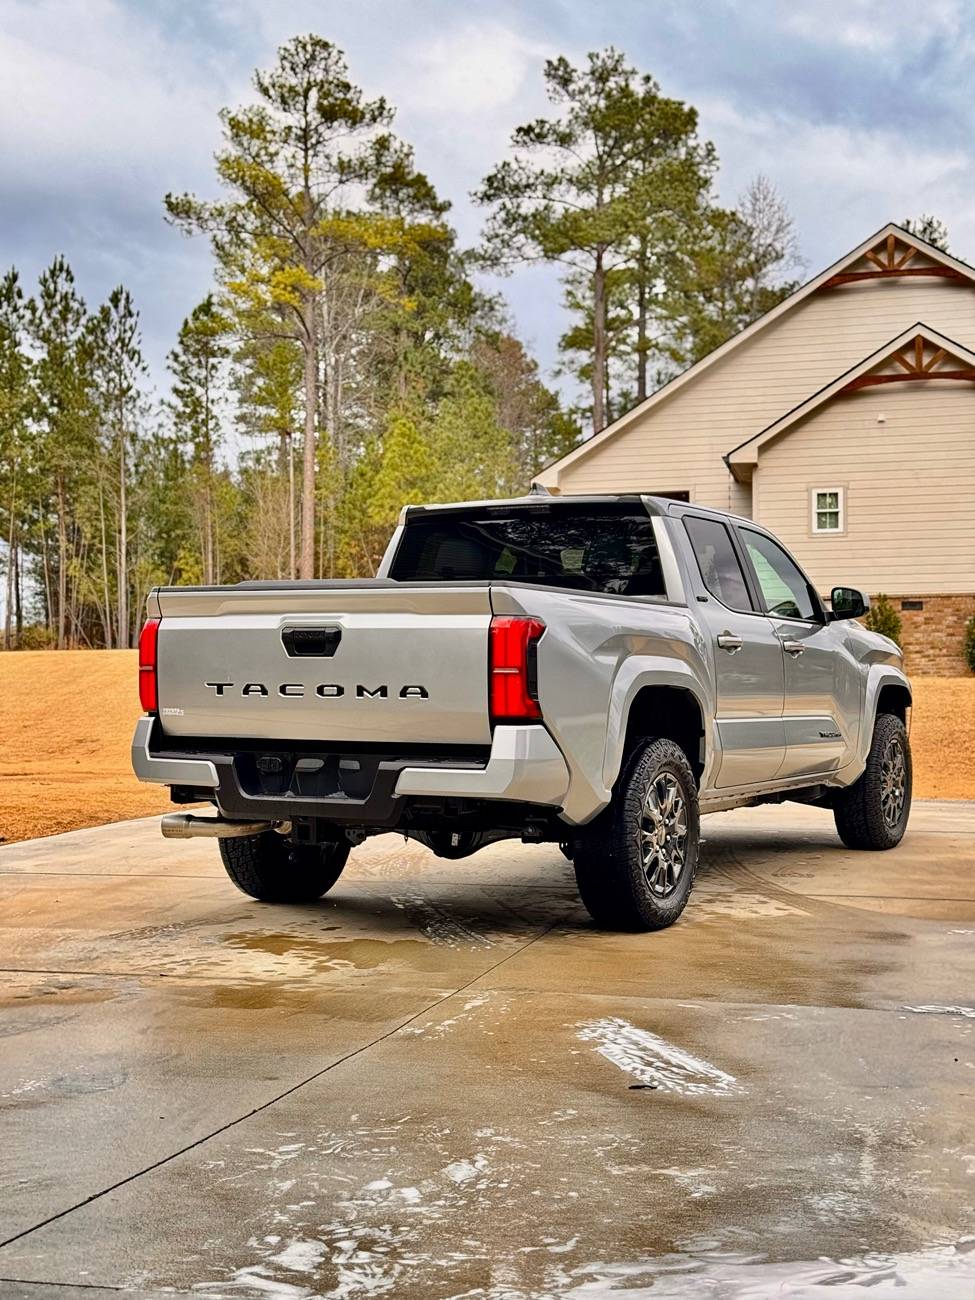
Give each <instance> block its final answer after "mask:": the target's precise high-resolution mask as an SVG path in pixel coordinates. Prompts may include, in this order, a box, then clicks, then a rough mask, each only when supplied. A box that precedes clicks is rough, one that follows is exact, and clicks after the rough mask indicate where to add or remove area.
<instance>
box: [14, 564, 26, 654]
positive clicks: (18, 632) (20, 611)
mask: <svg viewBox="0 0 975 1300" xmlns="http://www.w3.org/2000/svg"><path fill="white" fill-rule="evenodd" d="M22 573H23V561H22V560H21V549H20V543H19V542H18V543H17V545H16V547H15V548H14V609H15V611H16V613H15V618H16V622H15V623H14V645H15V646H17V648H18V649H19V648H20V646H21V644H22V643H23V638H24V604H23V598H22V594H21V593H22V589H23V588H22V582H21V576H22Z"/></svg>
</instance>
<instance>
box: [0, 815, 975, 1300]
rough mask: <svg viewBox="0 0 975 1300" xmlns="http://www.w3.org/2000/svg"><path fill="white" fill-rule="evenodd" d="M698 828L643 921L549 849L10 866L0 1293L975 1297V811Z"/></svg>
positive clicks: (112, 847) (140, 843)
mask: <svg viewBox="0 0 975 1300" xmlns="http://www.w3.org/2000/svg"><path fill="white" fill-rule="evenodd" d="M704 828H705V834H706V836H707V844H706V847H705V851H704V863H703V867H702V870H701V873H700V875H699V878H698V882H697V885H696V887H695V891H694V895H693V897H692V901H691V904H690V906H689V908H688V910H687V912H686V913H685V915H684V918H683V919H682V920H681V922H680V923H679V924H678V925H677V926H676V927H674V928H673V929H671V930H669V931H666V932H664V933H661V934H656V935H640V936H633V935H625V936H621V935H612V934H606V933H600V932H598V931H596V930H595V929H594V928H593V927H592V925H591V924H590V923H589V921H588V920H587V917H586V915H585V913H584V912H583V910H582V907H581V905H580V904H579V903H578V901H577V899H576V896H575V892H574V888H573V881H572V873H571V869H570V868H569V866H568V864H567V863H566V862H565V861H564V859H563V858H562V856H561V855H560V854H559V853H558V852H557V851H555V850H553V849H552V848H549V847H541V848H539V847H535V848H529V847H524V846H522V845H517V844H515V845H498V846H495V847H493V848H491V849H488V850H485V851H484V852H482V853H480V854H478V855H477V856H475V857H473V858H470V859H467V860H465V861H462V862H455V863H448V862H441V861H438V860H437V859H435V858H433V857H432V856H431V855H429V854H428V853H426V851H424V850H422V849H420V848H419V847H418V846H416V845H404V843H403V841H402V840H400V839H396V838H394V837H392V836H389V837H385V838H383V839H377V840H372V841H370V842H368V843H367V845H365V846H364V847H362V848H360V849H358V850H356V851H355V852H354V853H353V855H352V859H351V861H350V865H349V868H348V869H347V871H346V874H345V875H344V877H343V878H342V880H341V881H340V882H339V884H338V886H337V887H336V888H335V890H334V892H333V893H332V894H331V895H330V896H329V897H327V898H326V899H323V900H322V901H321V903H320V904H317V905H315V906H312V907H307V908H298V907H276V908H275V907H267V906H263V905H261V904H258V903H255V902H253V901H251V900H250V899H247V898H245V897H244V896H243V895H241V894H239V893H237V892H236V891H235V890H234V889H233V887H232V886H231V885H230V882H229V881H228V880H227V879H226V877H225V876H224V874H223V871H222V868H221V867H220V865H219V862H218V858H217V850H216V847H215V846H214V845H212V844H209V843H206V842H202V841H195V842H187V843H184V844H180V843H173V842H168V843H167V842H164V841H163V840H162V839H161V838H160V836H159V832H158V829H157V822H156V820H155V819H152V820H148V821H144V822H141V821H140V822H128V823H124V824H121V825H116V826H108V827H104V828H100V829H96V830H90V831H79V832H76V833H73V834H70V835H64V836H60V837H57V838H52V839H48V840H38V841H34V842H32V843H25V844H19V845H14V846H11V847H8V848H5V849H2V850H0V925H2V944H3V953H2V960H0V965H2V966H3V967H4V968H5V969H4V975H3V984H2V986H0V998H2V1005H0V1035H2V1037H0V1106H2V1112H0V1188H2V1190H0V1240H2V1241H3V1243H4V1244H3V1245H2V1248H0V1279H2V1280H0V1295H2V1296H3V1297H4V1300H7V1298H8V1297H21V1296H23V1297H27V1298H30V1300H36V1297H41V1296H43V1297H47V1296H59V1297H61V1298H62V1300H82V1298H84V1300H92V1298H93V1297H97V1296H99V1295H102V1294H104V1295H106V1296H108V1295H110V1294H112V1293H113V1292H112V1288H134V1289H136V1290H137V1291H138V1293H139V1294H140V1295H145V1296H156V1295H162V1294H172V1290H175V1291H177V1292H179V1293H182V1292H187V1293H192V1294H193V1295H194V1296H199V1297H204V1298H205V1297H258V1296H260V1297H266V1296H272V1297H281V1298H285V1297H288V1298H291V1300H295V1298H299V1297H313V1296H335V1297H342V1298H343V1300H358V1298H359V1297H375V1296H386V1295H389V1296H395V1297H408V1298H412V1297H418V1298H419V1297H422V1298H423V1300H428V1298H429V1300H439V1298H441V1297H444V1298H446V1297H465V1298H466V1300H477V1298H480V1300H524V1298H527V1297H532V1298H537V1297H572V1298H573V1300H584V1298H585V1300H592V1298H593V1297H609V1296H613V1297H615V1296H617V1295H625V1296H627V1297H629V1300H633V1297H646V1298H647V1300H669V1298H670V1297H692V1298H693V1297H699V1296H700V1297H705V1296H706V1297H709V1298H711V1300H713V1298H714V1297H720V1298H722V1300H725V1298H731V1297H735V1298H742V1300H743V1298H744V1297H749V1300H755V1298H758V1297H772V1296H776V1297H778V1296H791V1297H811V1296H818V1295H821V1294H824V1295H828V1296H830V1297H831V1300H838V1298H839V1297H841V1296H862V1295H863V1294H864V1290H863V1288H864V1287H869V1288H870V1290H869V1294H870V1296H871V1297H873V1298H874V1300H876V1298H877V1297H880V1296H886V1295H888V1294H889V1295H891V1296H896V1297H898V1300H911V1298H912V1297H918V1298H923V1300H932V1297H938V1298H941V1297H950V1298H951V1300H954V1298H955V1297H958V1298H959V1300H961V1298H962V1297H964V1298H965V1300H971V1298H972V1297H973V1296H975V1211H973V1200H975V1197H973V1193H975V1143H973V1127H975V1125H973V1119H975V1104H973V1103H975V957H973V953H975V805H972V804H947V803H928V804H923V805H916V806H915V813H914V817H913V820H912V825H911V830H910V832H909V834H908V837H907V839H906V840H905V842H904V844H903V845H902V846H901V848H900V849H898V850H896V851H895V852H893V853H886V854H884V853H880V854H857V853H851V852H848V851H846V850H844V849H843V848H842V847H841V846H840V844H839V841H838V840H837V838H836V836H835V833H834V831H833V826H832V819H831V818H830V816H829V815H828V814H825V813H822V812H818V811H813V810H809V809H803V808H800V807H798V806H796V807H793V806H789V805H785V806H783V807H780V808H774V809H761V810H755V811H748V812H738V813H731V814H722V815H720V816H716V817H711V818H709V819H706V820H705V822H704ZM826 1287H828V1288H829V1289H828V1290H827V1291H824V1290H823V1288H826ZM102 1288H105V1290H104V1291H103V1290H102ZM116 1293H117V1292H116Z"/></svg>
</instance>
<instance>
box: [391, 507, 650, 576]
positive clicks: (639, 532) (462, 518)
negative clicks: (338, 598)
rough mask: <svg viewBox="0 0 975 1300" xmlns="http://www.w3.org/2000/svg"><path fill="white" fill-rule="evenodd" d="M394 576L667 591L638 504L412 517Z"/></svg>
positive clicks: (645, 517)
mask: <svg viewBox="0 0 975 1300" xmlns="http://www.w3.org/2000/svg"><path fill="white" fill-rule="evenodd" d="M389 576H390V577H391V578H395V579H396V580H397V581H399V582H409V581H414V582H438V581H439V582H451V581H469V582H476V581H498V582H501V581H504V582H525V583H536V584H541V585H544V586H550V587H566V588H570V589H574V590H579V591H594V592H602V593H605V594H607V595H616V596H657V597H666V594H667V588H666V584H665V583H664V577H663V570H662V568H661V564H660V555H659V552H658V550H657V542H656V538H655V537H654V532H653V522H652V520H651V519H650V516H649V515H648V514H647V513H646V511H645V510H643V508H642V507H641V506H634V505H632V504H629V503H627V502H619V503H616V502H607V503H605V504H600V505H578V506H576V505H544V504H543V505H538V506H535V505H529V506H516V507H510V506H509V507H500V506H486V507H482V508H480V509H478V510H472V511H470V512H466V511H450V512H444V513H443V514H439V513H431V515H430V516H429V517H427V518H425V517H424V516H423V515H418V516H414V517H412V518H410V520H409V521H408V523H407V525H406V527H405V529H404V530H403V538H402V541H401V542H400V545H399V549H398V550H397V552H396V556H395V558H394V560H393V563H392V566H391V568H390V574H389Z"/></svg>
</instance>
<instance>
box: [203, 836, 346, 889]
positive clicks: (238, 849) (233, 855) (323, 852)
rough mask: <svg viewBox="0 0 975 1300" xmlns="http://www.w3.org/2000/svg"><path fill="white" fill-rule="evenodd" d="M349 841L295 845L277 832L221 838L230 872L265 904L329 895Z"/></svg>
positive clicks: (221, 851)
mask: <svg viewBox="0 0 975 1300" xmlns="http://www.w3.org/2000/svg"><path fill="white" fill-rule="evenodd" d="M350 847H351V846H350V845H349V843H348V842H347V841H346V840H339V841H337V842H335V843H330V844H291V843H289V841H288V840H286V839H285V838H284V836H283V835H279V834H278V833H277V831H264V832H263V833H262V834H261V835H244V836H240V837H231V838H227V839H221V840H220V856H221V858H222V859H223V865H224V867H225V868H226V870H227V875H228V876H229V877H230V879H231V880H232V881H233V882H234V884H235V885H236V886H237V888H238V889H239V890H241V892H242V893H244V894H249V895H250V897H251V898H258V899H260V900H261V902H262V903H313V902H314V901H315V899H316V898H321V896H322V894H327V893H328V891H329V890H330V889H331V888H332V886H333V885H334V884H335V882H336V881H337V880H338V878H339V876H340V875H341V874H342V869H343V867H344V866H345V863H346V861H347V859H348V856H349V849H350Z"/></svg>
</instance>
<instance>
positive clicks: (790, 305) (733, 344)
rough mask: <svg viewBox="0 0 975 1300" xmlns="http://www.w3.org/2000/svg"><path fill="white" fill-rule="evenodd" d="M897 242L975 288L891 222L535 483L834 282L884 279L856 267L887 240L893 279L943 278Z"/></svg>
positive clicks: (972, 278)
mask: <svg viewBox="0 0 975 1300" xmlns="http://www.w3.org/2000/svg"><path fill="white" fill-rule="evenodd" d="M894 240H896V241H898V242H900V243H902V244H907V245H908V246H910V247H913V248H916V249H917V250H918V252H921V253H923V254H924V256H925V257H927V258H929V259H930V260H931V261H932V262H933V263H935V266H936V267H938V268H943V269H942V270H941V271H940V274H943V275H948V276H951V277H952V278H955V279H962V280H967V281H969V282H970V283H971V284H973V285H975V268H973V267H971V266H969V265H968V264H967V263H966V262H962V261H959V259H958V258H956V257H952V256H951V254H950V253H945V252H943V251H942V250H941V249H940V248H935V246H934V245H933V244H929V243H927V242H926V241H925V240H923V239H920V238H919V237H918V236H917V235H915V234H912V233H909V232H908V231H906V230H905V229H904V228H903V226H898V225H896V224H895V223H894V222H889V223H888V224H887V225H886V226H883V227H882V228H881V229H880V230H878V231H877V232H876V234H873V235H871V236H870V238H869V239H865V240H864V241H863V243H862V244H858V245H857V247H856V248H854V249H852V250H851V251H850V252H849V253H847V254H846V255H845V256H844V257H841V258H840V259H839V261H837V262H834V263H833V264H832V266H828V267H827V268H826V270H825V271H821V272H820V274H819V275H817V276H814V277H813V279H811V280H808V281H807V282H806V283H805V284H804V285H802V286H801V287H800V288H799V289H796V291H795V292H794V293H792V294H790V295H789V297H788V298H783V300H782V301H781V302H780V303H778V304H777V305H776V306H775V307H773V308H772V309H771V311H767V312H766V313H765V315H764V316H759V318H758V320H755V321H752V323H751V324H750V325H746V326H745V328H744V329H743V330H741V331H740V332H739V333H738V334H735V335H733V336H732V337H731V338H730V339H727V340H726V341H725V342H724V343H722V344H721V345H720V347H717V348H715V349H714V351H713V352H709V353H708V354H707V356H706V357H702V358H701V360H700V361H695V363H694V364H693V365H692V366H688V368H687V369H686V370H682V371H681V373H680V374H679V375H676V376H675V377H674V378H673V379H671V380H670V381H669V382H668V383H666V384H664V385H663V386H662V387H660V388H658V389H657V391H656V392H655V393H651V394H650V396H649V397H646V398H644V400H643V401H642V402H639V403H638V404H637V405H636V406H634V407H631V408H630V410H629V411H627V412H626V413H625V414H623V415H621V416H619V417H618V418H617V419H616V420H614V421H613V423H612V424H608V425H607V426H606V428H605V429H601V430H600V431H599V433H594V434H593V435H592V437H590V438H587V439H586V440H585V441H584V442H580V443H579V444H578V445H577V446H575V447H573V448H572V450H571V451H568V452H566V453H565V455H564V456H560V457H558V459H556V460H553V461H551V462H550V463H549V464H548V465H545V466H544V467H543V468H542V469H540V470H539V471H538V472H537V473H536V474H535V475H534V478H533V482H542V481H544V479H545V478H546V476H549V475H552V472H553V471H554V472H555V474H558V472H559V471H561V470H563V469H565V468H567V467H568V466H569V465H572V464H574V463H575V462H576V461H577V460H581V459H582V458H583V457H584V456H588V455H589V453H590V452H591V451H594V450H595V449H596V448H597V447H601V446H602V445H603V443H605V442H608V441H609V440H610V439H611V438H615V437H616V435H617V434H619V433H622V432H623V431H624V429H627V428H628V427H629V426H630V425H631V424H633V423H634V422H635V421H636V420H638V419H639V418H640V416H642V415H645V414H646V412H648V411H650V410H652V409H653V407H655V406H657V405H658V404H659V403H661V402H664V401H666V400H667V398H669V397H671V396H673V394H674V393H676V392H679V391H680V389H682V388H683V387H684V386H685V385H686V384H688V383H690V382H691V381H692V380H694V379H696V378H697V377H698V376H699V375H701V374H703V373H704V372H705V371H706V370H707V369H708V368H709V367H711V366H713V365H714V364H715V362H717V361H720V360H721V359H722V358H723V357H725V356H727V355H728V353H729V352H732V351H734V349H735V348H737V347H738V346H739V345H740V344H742V343H744V342H746V340H748V339H751V338H753V337H754V336H755V335H756V334H758V333H759V331H761V330H763V329H765V328H766V327H767V326H769V325H771V324H773V322H775V321H777V320H778V319H779V318H780V317H782V316H784V315H785V314H786V313H787V312H790V311H792V310H793V309H794V308H796V307H798V306H799V304H800V303H802V302H804V301H805V300H806V299H807V298H809V297H811V296H812V294H814V293H815V292H816V291H817V289H822V288H826V287H828V286H829V285H830V282H832V283H834V284H841V283H846V282H847V281H848V280H856V279H860V278H866V277H868V276H870V277H873V276H878V275H880V274H882V273H883V272H881V271H877V270H868V271H859V272H858V271H853V270H851V268H852V267H854V266H855V265H856V263H857V262H859V261H861V260H864V259H867V260H868V261H870V262H871V263H875V264H876V265H877V266H879V265H880V262H879V261H878V260H877V258H876V257H875V256H874V250H875V249H876V248H877V247H878V246H879V245H881V244H883V243H884V242H885V241H886V243H887V247H888V250H889V255H890V258H891V265H890V267H889V269H888V270H887V273H888V274H890V273H891V272H895V273H897V274H900V275H915V274H923V273H928V274H936V273H939V272H932V271H931V270H930V269H926V268H919V267H915V268H907V266H906V261H902V262H901V263H900V266H898V265H897V264H896V263H895V262H894V259H893V247H894V246H893V243H892V241H894ZM908 260H909V259H908Z"/></svg>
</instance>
